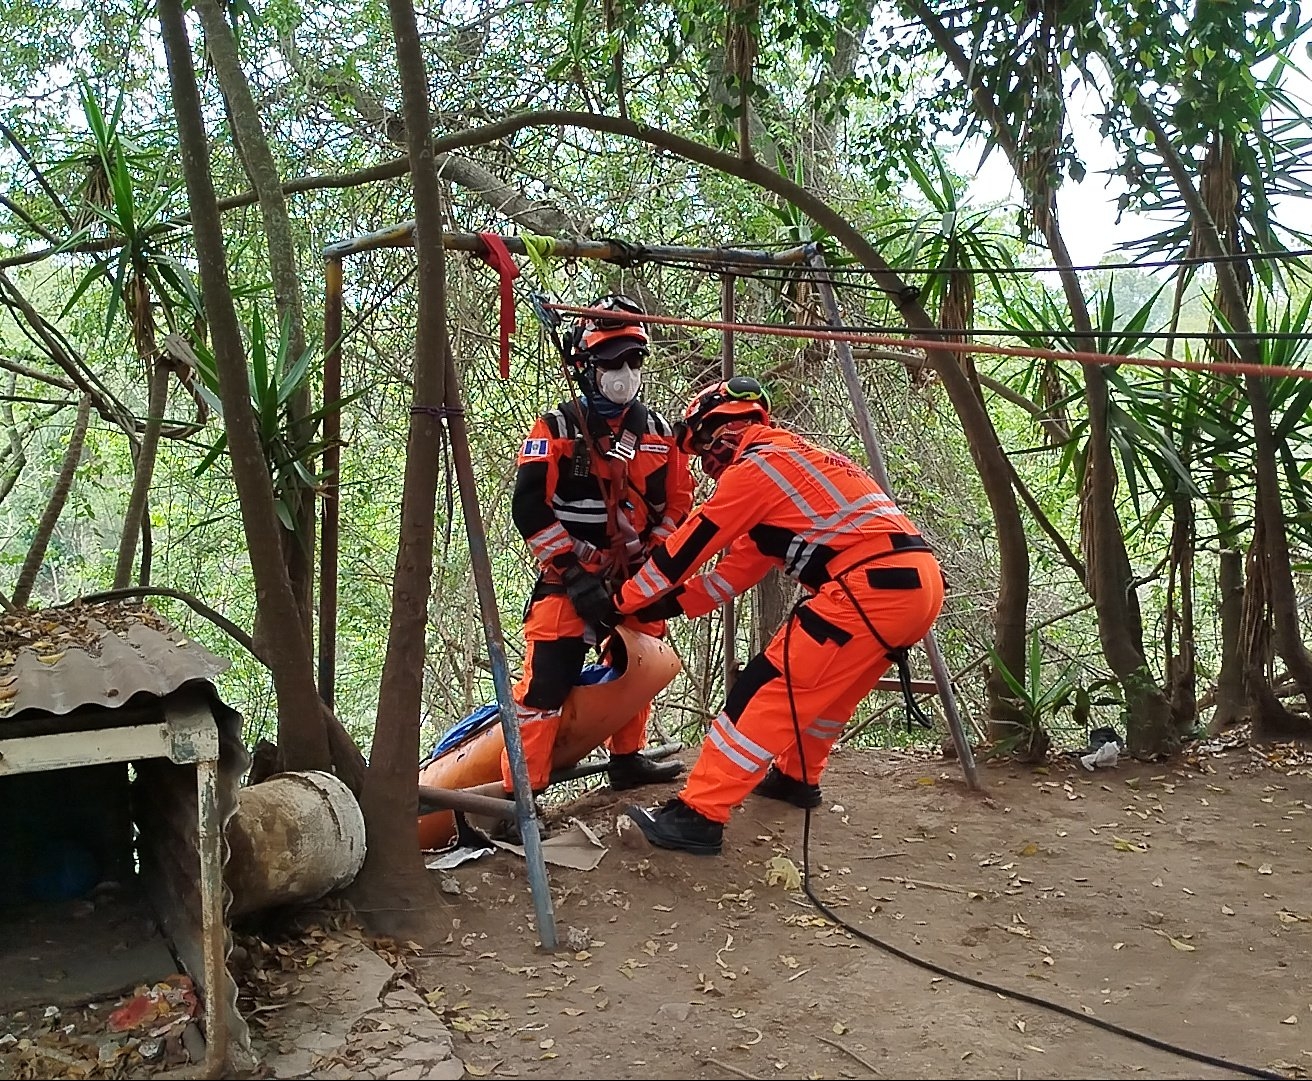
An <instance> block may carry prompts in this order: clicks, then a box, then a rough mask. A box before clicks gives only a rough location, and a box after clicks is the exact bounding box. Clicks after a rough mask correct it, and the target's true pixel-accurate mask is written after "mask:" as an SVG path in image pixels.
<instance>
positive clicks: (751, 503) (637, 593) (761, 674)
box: [618, 424, 944, 823]
mask: <svg viewBox="0 0 1312 1081" xmlns="http://www.w3.org/2000/svg"><path fill="white" fill-rule="evenodd" d="M726 548H727V549H728V551H727V553H726V555H725V556H724V558H723V559H721V560H720V561H719V563H718V564H716V565H715V566H714V567H713V568H712V569H710V570H708V571H705V572H704V573H701V574H697V573H696V572H697V571H698V569H699V568H701V567H702V566H703V564H705V563H706V562H707V561H708V560H709V559H710V558H711V557H712V556H714V555H715V554H716V553H718V552H721V551H723V550H725V549H726ZM771 568H779V569H781V570H782V571H784V572H785V573H786V574H788V575H789V576H790V577H792V578H793V579H795V580H796V581H798V582H799V583H801V585H802V586H803V587H804V588H805V589H806V590H807V592H808V593H810V596H809V597H808V598H807V599H806V600H804V601H803V602H802V603H801V604H800V605H799V606H798V608H797V610H796V612H795V614H794V615H793V616H792V617H791V618H790V619H789V620H788V621H787V622H786V623H785V624H784V626H783V627H782V628H781V629H780V630H779V632H778V633H777V634H776V635H775V637H774V639H773V640H772V641H771V642H770V644H769V646H768V647H767V648H766V649H765V651H764V652H762V653H761V654H759V655H758V656H756V657H755V658H753V659H752V661H751V662H750V663H749V664H748V665H747V666H746V667H745V668H744V669H743V672H742V674H741V675H740V676H739V677H738V679H737V681H736V682H735V683H734V686H733V689H732V690H731V692H730V693H729V696H728V698H727V700H726V702H725V707H724V711H723V712H722V713H721V714H720V715H719V716H718V717H716V718H715V720H714V722H713V723H712V725H711V729H710V732H709V734H708V736H707V739H706V742H705V744H704V745H703V747H702V751H701V754H700V756H699V758H698V760H697V764H696V766H695V767H694V768H693V770H692V772H691V773H690V774H689V776H688V780H687V783H686V785H685V786H684V789H683V791H682V792H680V793H679V800H681V801H682V802H683V803H685V804H687V805H688V806H689V807H691V808H692V809H693V810H695V811H697V812H698V813H699V814H700V815H702V816H704V817H705V818H707V819H710V820H711V821H713V822H719V823H725V822H728V821H729V814H730V810H731V809H732V808H733V807H734V806H736V805H738V804H739V803H741V802H742V801H743V799H745V798H746V796H747V795H748V793H749V792H750V791H751V790H752V788H753V786H754V785H755V784H756V783H757V781H759V780H760V779H761V776H762V774H763V773H765V771H766V770H767V768H768V767H769V766H770V765H771V763H774V765H775V766H776V768H778V769H779V770H780V771H782V772H783V773H784V774H785V775H787V776H789V777H792V778H797V779H800V780H801V781H802V782H805V783H807V784H812V785H815V784H818V783H819V778H820V774H821V773H822V772H823V770H824V767H825V764H826V762H827V761H828V758H829V752H830V750H831V749H832V747H833V745H834V741H835V740H836V739H837V738H838V736H839V734H840V733H841V732H842V730H843V727H844V725H846V724H847V722H848V721H849V720H850V719H851V717H852V714H853V712H854V711H855V710H856V708H857V706H858V705H860V703H861V701H862V699H864V698H865V696H866V695H867V694H869V693H870V691H871V689H872V688H873V687H874V685H875V683H876V682H877V681H878V680H879V678H880V677H881V676H882V675H883V674H884V673H885V672H886V671H887V670H888V668H889V666H890V664H891V663H892V659H891V657H890V653H892V652H894V651H896V650H900V649H903V648H905V647H908V646H912V645H914V644H915V643H916V642H918V641H920V639H921V638H923V637H924V636H925V635H926V634H927V633H928V632H929V630H930V629H931V627H932V626H933V623H934V620H935V619H936V618H937V617H938V613H939V610H940V608H941V607H942V604H943V595H944V582H943V575H942V572H941V570H940V568H939V565H938V562H937V560H936V559H935V558H934V555H933V553H932V552H931V551H930V550H929V546H928V545H927V544H926V542H925V541H924V540H923V539H922V538H921V536H920V535H919V532H918V531H917V529H916V527H915V526H914V525H913V524H912V523H911V521H910V520H909V519H908V518H907V517H906V516H905V515H903V514H902V512H901V511H899V510H898V508H897V506H896V505H895V504H894V502H893V500H892V499H890V498H889V497H888V495H887V494H886V493H885V492H884V491H883V490H882V489H881V488H880V487H879V486H878V484H876V483H875V481H874V480H873V479H872V478H871V477H870V475H869V474H868V473H866V472H865V470H863V469H861V468H860V467H858V466H857V465H856V464H855V463H853V462H851V461H850V460H848V459H847V458H845V457H843V456H841V455H838V454H833V453H831V452H829V451H826V450H823V449H822V448H819V447H816V446H814V445H813V444H811V443H809V442H808V441H806V440H805V439H803V438H802V437H800V436H798V435H796V434H795V433H793V432H790V431H788V430H786V429H783V428H777V427H772V426H770V425H767V424H752V425H751V426H750V427H748V428H747V429H746V430H745V431H744V432H743V434H742V440H741V443H740V444H739V446H738V448H737V450H736V452H735V453H734V456H733V458H732V459H731V460H730V462H729V464H728V465H727V467H726V468H725V469H724V471H723V473H722V474H721V475H720V477H719V481H718V483H717V485H716V490H715V493H714V495H712V496H711V497H710V498H709V499H708V500H707V501H706V502H705V503H704V504H702V505H701V506H700V507H698V508H697V509H696V510H695V511H693V512H692V514H691V515H690V516H689V517H688V519H687V520H686V521H685V522H684V523H683V524H682V525H681V526H680V527H679V528H678V529H677V530H675V532H674V533H673V534H672V535H671V536H670V537H669V538H668V539H667V540H666V541H665V542H664V543H662V544H661V545H660V546H658V547H657V548H656V549H655V550H654V551H653V552H652V555H651V558H650V559H649V560H648V561H647V562H646V564H644V565H643V567H642V568H641V570H639V571H638V573H637V574H636V575H635V576H634V577H633V578H632V579H630V580H629V581H628V582H627V583H626V584H625V585H624V586H623V588H622V589H621V591H620V594H619V602H618V607H619V610H620V611H621V612H624V613H630V614H635V616H636V618H640V619H641V618H654V617H663V618H669V617H670V616H673V615H677V614H679V613H680V612H682V613H683V614H684V615H689V616H696V615H701V614H704V613H706V612H709V611H710V610H711V609H712V608H714V607H716V606H717V605H720V604H723V603H724V602H726V601H728V600H731V599H732V598H733V597H735V596H737V595H738V594H739V593H742V592H744V591H745V590H747V589H749V588H751V587H752V586H753V585H755V584H756V583H757V582H759V581H760V580H761V579H762V578H763V577H764V576H765V574H766V573H767V572H768V571H769V570H770V569H771ZM785 649H786V650H787V656H786V657H785ZM790 685H791V694H790V690H789V688H790ZM790 699H791V701H790ZM794 708H795V709H796V727H795V725H794V716H793V710H794ZM799 729H800V739H801V745H800V747H799V744H798V736H797V731H798V730H799ZM803 761H805V770H803Z"/></svg>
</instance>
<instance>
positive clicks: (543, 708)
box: [501, 592, 665, 792]
mask: <svg viewBox="0 0 1312 1081" xmlns="http://www.w3.org/2000/svg"><path fill="white" fill-rule="evenodd" d="M626 625H628V626H632V627H633V628H634V629H635V630H638V631H641V632H642V633H643V634H650V635H652V636H653V637H656V638H659V637H660V636H661V635H663V634H664V633H665V624H664V622H660V623H629V624H626ZM588 631H589V628H588V625H587V624H586V623H584V622H583V620H582V618H581V617H580V616H579V614H578V612H576V611H575V610H574V605H573V603H572V602H571V601H570V599H569V597H567V596H566V595H565V594H564V593H563V592H562V593H548V594H547V595H546V596H541V597H537V598H535V599H534V600H533V601H532V602H530V604H529V608H528V611H527V612H526V613H525V616H524V639H525V644H526V647H527V648H526V652H525V655H524V671H523V673H522V674H521V675H520V677H519V680H518V682H516V684H515V685H514V687H513V688H512V689H511V693H512V695H513V697H514V700H515V714H516V716H517V718H518V720H519V733H520V738H521V739H522V740H523V743H524V758H525V760H526V762H527V764H528V779H529V785H530V787H531V788H532V789H533V791H534V792H541V791H542V790H543V789H544V788H546V787H547V784H548V783H549V781H550V780H551V755H552V748H553V747H554V746H555V744H556V733H557V732H558V731H559V730H560V717H561V708H562V707H563V706H564V704H565V699H566V698H568V697H569V692H570V691H571V690H573V689H574V685H575V684H576V683H577V682H578V678H579V673H580V672H581V671H583V666H584V664H585V662H586V661H587V656H588V650H589V648H591V647H590V645H589V643H588V640H587V635H588ZM650 717H651V704H650V703H648V704H647V705H646V706H644V707H643V708H642V709H641V710H639V711H638V713H637V714H636V715H635V716H634V717H633V718H632V720H630V721H628V722H627V723H626V724H625V725H624V727H623V728H621V729H620V730H619V731H618V732H616V733H615V734H614V735H613V736H611V737H610V739H608V740H607V741H606V747H607V749H608V750H609V751H610V753H611V754H632V753H633V752H635V751H640V750H642V748H643V747H645V746H646V745H647V721H648V719H649V718H650ZM501 783H502V785H503V786H504V787H505V790H506V791H507V792H510V791H513V789H514V784H513V782H512V780H511V775H510V754H509V752H507V751H504V750H503V751H502V752H501Z"/></svg>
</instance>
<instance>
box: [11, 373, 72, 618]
mask: <svg viewBox="0 0 1312 1081" xmlns="http://www.w3.org/2000/svg"><path fill="white" fill-rule="evenodd" d="M90 421H91V395H90V394H83V395H82V398H81V400H80V401H79V402H78V403H77V419H76V420H75V421H73V431H72V432H71V433H70V435H69V437H68V447H67V449H65V451H64V460H63V462H61V463H60V466H59V476H58V477H56V478H55V486H54V487H53V488H52V489H50V498H49V499H48V500H46V509H45V510H44V511H43V512H42V514H41V521H40V522H38V523H37V527H36V534H35V536H33V537H32V543H31V544H29V545H28V547H27V555H26V556H25V557H24V559H23V565H22V567H21V568H19V571H18V582H17V584H16V585H15V586H14V595H13V597H12V598H11V600H12V603H13V605H14V607H15V608H26V607H27V601H28V598H29V597H31V595H32V583H33V582H35V581H36V576H37V572H38V571H39V570H40V569H41V561H42V560H43V559H45V556H46V548H47V546H48V545H49V544H50V538H51V536H52V535H53V534H54V532H55V525H56V523H58V521H59V516H60V514H62V513H63V510H64V504H65V503H67V502H68V493H69V492H70V491H71V490H72V488H73V478H74V476H75V475H76V474H77V466H78V462H80V461H81V460H82V447H83V446H84V445H85V443H86V439H87V425H88V424H89V423H90Z"/></svg>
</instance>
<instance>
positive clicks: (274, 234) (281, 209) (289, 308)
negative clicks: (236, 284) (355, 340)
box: [195, 0, 314, 650]
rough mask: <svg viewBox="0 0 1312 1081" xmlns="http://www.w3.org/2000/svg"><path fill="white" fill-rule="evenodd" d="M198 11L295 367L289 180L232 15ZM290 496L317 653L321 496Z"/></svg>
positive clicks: (300, 597) (291, 573) (306, 617)
mask: <svg viewBox="0 0 1312 1081" xmlns="http://www.w3.org/2000/svg"><path fill="white" fill-rule="evenodd" d="M195 6H196V11H197V13H198V14H199V15H200V20H201V25H202V26H203V27H204V29H205V47H206V50H207V51H208V53H209V56H210V59H211V61H212V62H213V64H214V71H215V74H216V75H217V76H218V80H219V87H220V89H221V90H222V92H223V99H224V102H225V103H226V105H227V110H228V117H229V122H230V123H231V124H232V130H233V133H234V134H235V136H236V142H237V146H238V150H239V151H240V153H239V155H238V156H239V157H240V158H241V162H242V165H243V166H244V167H245V170H246V175H247V176H248V177H249V178H250V181H251V187H253V188H254V189H255V193H256V195H257V197H258V198H259V202H260V218H261V220H262V222H263V224H264V237H265V241H266V243H267V244H268V248H269V270H270V274H271V276H272V279H273V299H274V305H275V307H276V309H277V312H278V326H279V327H280V328H281V327H283V326H286V328H287V336H288V337H287V341H288V349H287V366H288V367H290V366H291V365H293V364H295V363H296V361H297V360H298V359H299V358H300V357H301V356H302V355H303V354H304V352H305V315H304V311H303V308H302V302H301V281H300V275H299V273H298V272H297V268H296V245H295V242H294V241H293V239H292V229H291V220H290V218H289V217H288V214H287V199H286V197H285V196H284V195H283V191H282V178H281V176H279V174H278V165H277V162H276V161H274V157H273V152H272V151H271V150H270V149H269V141H268V139H267V137H266V136H265V134H264V126H263V125H262V124H261V123H260V114H259V109H258V107H257V106H256V104H255V99H254V98H253V97H252V95H251V88H250V83H249V81H248V80H247V78H246V74H245V72H244V71H242V67H241V58H240V56H239V55H238V50H237V39H236V37H235V35H234V34H233V32H232V26H231V25H230V24H229V22H228V16H227V11H226V8H225V6H224V5H221V4H220V3H219V2H218V0H196V5H195ZM287 412H288V435H289V437H290V442H291V448H290V449H291V453H293V454H299V453H300V451H301V449H302V448H303V447H305V446H306V445H308V444H309V442H310V440H311V438H312V437H313V434H314V433H313V432H312V430H311V426H310V425H309V424H308V423H307V422H306V421H305V419H304V418H305V417H306V416H307V415H308V414H309V412H310V391H309V386H308V384H305V385H302V386H301V387H300V388H298V389H297V390H296V391H294V392H293V394H292V395H291V397H290V398H289V399H288V400H287ZM291 483H292V484H294V485H295V487H294V488H293V489H291V490H289V491H288V492H286V493H284V496H285V498H286V499H287V500H288V502H289V503H290V505H291V507H290V509H291V514H292V522H293V526H294V528H293V529H292V530H286V529H284V528H282V523H281V522H279V527H280V530H281V532H282V534H283V536H282V551H283V559H284V561H285V563H286V565H287V574H288V578H289V580H290V582H291V588H292V593H293V594H294V595H295V597H296V603H297V606H298V607H299V608H300V610H301V619H302V622H303V624H304V631H305V638H306V640H307V641H308V642H309V643H310V648H311V650H313V649H314V625H313V618H314V496H313V494H312V493H311V492H310V491H309V490H308V489H306V488H305V487H303V486H302V485H300V484H297V483H296V482H295V481H292V482H291ZM270 631H272V633H279V631H278V629H277V628H265V627H260V626H258V625H257V627H256V632H255V637H256V640H257V641H258V640H261V639H262V638H263V637H265V635H266V634H267V633H269V632H270Z"/></svg>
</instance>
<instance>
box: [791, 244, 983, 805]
mask: <svg viewBox="0 0 1312 1081" xmlns="http://www.w3.org/2000/svg"><path fill="white" fill-rule="evenodd" d="M809 262H810V264H811V266H812V268H813V269H814V270H815V272H816V279H817V280H816V285H817V288H818V289H819V291H820V300H821V303H823V304H824V308H825V318H826V319H827V320H828V321H829V323H830V325H831V326H835V327H838V326H842V322H843V320H842V318H841V316H840V314H839V311H838V298H837V297H836V296H835V295H834V285H833V281H832V280H831V279H830V277H829V274H828V272H827V268H826V266H825V261H824V256H822V255H821V254H820V252H819V251H818V250H816V249H812V252H811V256H810V259H809ZM834 345H835V348H836V350H837V353H838V363H839V366H840V367H841V368H842V370H843V382H844V383H846V384H847V393H848V395H849V396H850V397H851V399H852V408H853V410H854V411H855V412H856V423H857V427H858V428H859V429H860V431H861V442H862V443H863V444H864V445H865V450H866V457H868V458H869V459H870V472H871V474H872V475H873V476H874V478H875V481H876V482H877V483H878V484H879V486H880V487H881V488H883V489H884V491H885V493H886V494H887V495H888V497H889V498H890V499H893V500H896V499H897V494H896V493H895V492H894V491H893V486H892V484H891V483H890V482H889V479H888V469H887V466H886V464H885V462H884V451H883V448H882V447H881V445H880V442H879V434H878V433H877V432H876V431H875V420H874V417H873V416H872V415H871V412H870V405H869V403H868V402H867V401H866V394H865V391H864V390H863V389H862V387H861V379H860V376H859V375H858V374H857V370H856V361H855V360H854V359H853V357H852V345H851V343H850V342H845V341H838V342H835V343H834ZM924 644H925V653H926V655H927V656H928V657H929V667H930V669H931V671H933V673H934V683H935V684H936V685H937V686H938V697H939V701H940V702H942V704H943V712H944V714H945V715H946V716H947V720H948V729H949V730H950V731H951V733H952V742H953V743H955V744H956V747H957V757H958V758H959V759H960V760H961V768H962V770H963V771H964V772H965V774H966V784H967V785H968V786H969V787H970V788H972V789H978V788H979V774H978V772H977V770H976V768H975V752H974V751H973V750H972V749H971V746H970V740H969V739H968V738H967V736H966V730H965V726H964V725H963V724H962V722H961V713H960V711H959V710H958V709H957V698H956V695H955V694H954V693H953V690H952V675H951V673H950V672H949V671H948V666H947V662H946V661H945V660H944V659H943V654H942V652H941V651H940V650H939V648H938V638H937V637H936V636H935V634H934V631H933V629H932V628H931V629H930V631H929V633H928V634H926V635H925V639H924Z"/></svg>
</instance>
